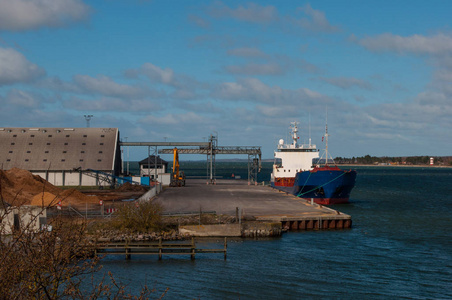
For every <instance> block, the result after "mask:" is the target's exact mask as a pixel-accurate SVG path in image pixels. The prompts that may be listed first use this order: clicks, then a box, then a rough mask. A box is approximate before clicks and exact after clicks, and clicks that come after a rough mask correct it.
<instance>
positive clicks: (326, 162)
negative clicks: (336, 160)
mask: <svg viewBox="0 0 452 300" xmlns="http://www.w3.org/2000/svg"><path fill="white" fill-rule="evenodd" d="M325 156H326V157H325V166H327V165H328V107H327V108H326V122H325Z"/></svg>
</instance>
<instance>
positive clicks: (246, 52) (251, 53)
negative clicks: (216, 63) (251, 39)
mask: <svg viewBox="0 0 452 300" xmlns="http://www.w3.org/2000/svg"><path fill="white" fill-rule="evenodd" d="M228 55H232V56H241V57H252V58H255V57H266V56H267V55H266V54H265V53H264V52H262V51H261V50H260V49H257V48H247V47H244V48H235V49H230V50H228Z"/></svg>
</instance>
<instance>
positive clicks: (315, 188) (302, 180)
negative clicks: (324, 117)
mask: <svg viewBox="0 0 452 300" xmlns="http://www.w3.org/2000/svg"><path fill="white" fill-rule="evenodd" d="M297 125H298V122H291V126H290V129H291V138H290V139H291V140H292V141H291V142H290V143H285V141H284V140H283V139H280V140H279V143H278V146H277V150H276V151H275V162H274V164H273V172H272V174H271V186H272V187H273V188H275V189H278V190H281V191H284V192H287V193H290V194H293V195H296V196H298V197H300V198H303V199H307V200H311V201H313V202H315V203H318V204H323V205H332V204H339V203H348V202H349V198H350V193H351V191H352V189H353V187H354V186H355V180H356V171H355V170H348V171H345V170H341V169H340V168H338V167H337V166H336V165H335V164H334V161H333V165H332V166H330V165H329V162H330V161H331V160H332V159H331V160H329V159H328V126H326V127H325V137H324V138H325V139H326V140H325V143H326V144H325V145H326V147H325V153H324V155H322V157H319V153H320V152H319V150H318V149H317V147H316V145H314V144H311V138H309V143H308V144H302V143H298V140H299V136H298V126H297ZM322 141H323V138H322ZM323 157H324V158H323ZM321 162H323V163H322V164H321Z"/></svg>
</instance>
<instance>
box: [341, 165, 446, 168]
mask: <svg viewBox="0 0 452 300" xmlns="http://www.w3.org/2000/svg"><path fill="white" fill-rule="evenodd" d="M337 165H338V166H341V167H346V166H354V167H395V168H397V167H407V168H452V166H438V165H433V166H431V165H373V164H372V165H365V164H337Z"/></svg>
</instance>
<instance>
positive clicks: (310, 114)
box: [309, 112, 311, 149]
mask: <svg viewBox="0 0 452 300" xmlns="http://www.w3.org/2000/svg"><path fill="white" fill-rule="evenodd" d="M309 149H311V113H310V112H309Z"/></svg>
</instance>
